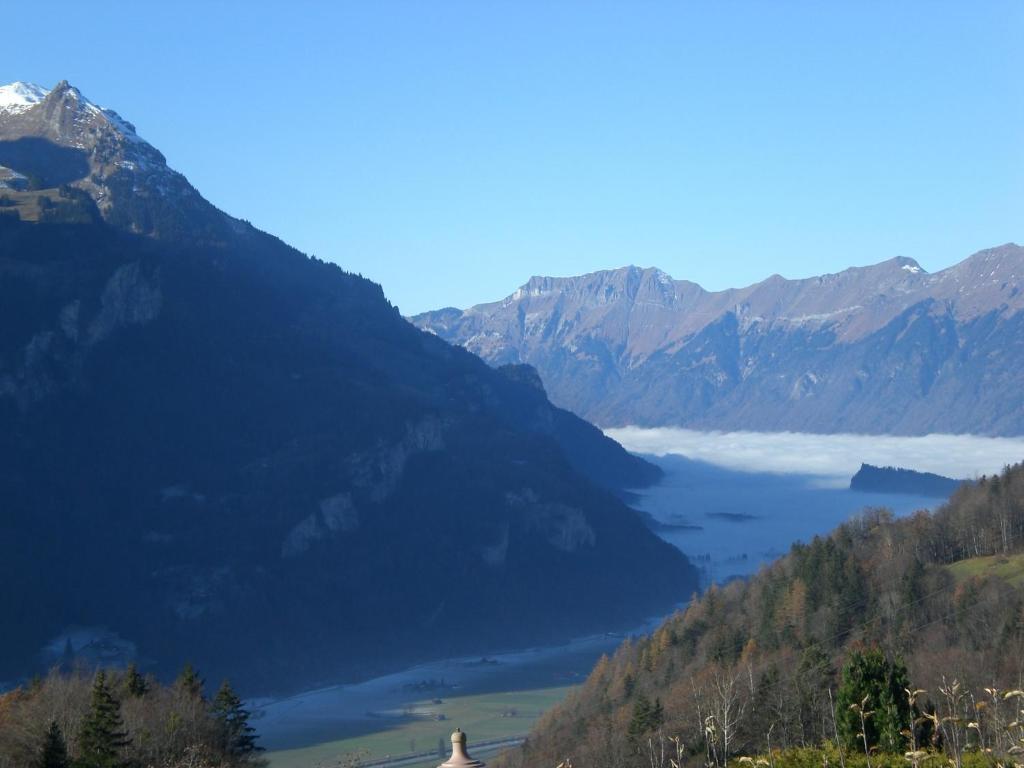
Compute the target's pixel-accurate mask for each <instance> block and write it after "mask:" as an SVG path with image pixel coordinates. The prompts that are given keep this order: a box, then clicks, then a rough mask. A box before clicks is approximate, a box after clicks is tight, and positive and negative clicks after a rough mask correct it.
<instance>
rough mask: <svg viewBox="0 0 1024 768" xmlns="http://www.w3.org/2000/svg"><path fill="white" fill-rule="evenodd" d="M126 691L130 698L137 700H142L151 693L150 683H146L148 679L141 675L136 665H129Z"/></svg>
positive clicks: (125, 677)
mask: <svg viewBox="0 0 1024 768" xmlns="http://www.w3.org/2000/svg"><path fill="white" fill-rule="evenodd" d="M124 689H125V690H126V691H127V692H128V695H129V696H131V697H132V698H136V699H139V698H142V697H143V696H145V695H146V694H147V693H149V683H148V682H146V678H144V677H143V676H142V675H140V674H139V670H138V668H137V667H136V666H135V665H134V664H129V665H128V669H127V671H126V672H125V675H124Z"/></svg>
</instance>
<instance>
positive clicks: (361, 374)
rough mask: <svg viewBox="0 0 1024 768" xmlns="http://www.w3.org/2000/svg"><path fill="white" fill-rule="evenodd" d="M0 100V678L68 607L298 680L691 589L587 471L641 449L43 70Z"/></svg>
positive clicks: (608, 484) (165, 643)
mask: <svg viewBox="0 0 1024 768" xmlns="http://www.w3.org/2000/svg"><path fill="white" fill-rule="evenodd" d="M0 90H2V89H0ZM0 96H2V94H0ZM25 99H26V100H27V101H29V102H31V103H28V104H20V105H18V109H15V110H11V109H7V110H6V111H5V109H4V107H3V105H4V104H5V103H8V102H10V101H11V99H10V98H9V99H8V102H5V101H4V99H3V98H0V137H3V138H2V139H0V153H4V152H6V155H5V156H4V159H2V160H0V163H5V164H6V163H11V164H13V167H14V168H15V170H17V172H19V173H22V174H23V175H24V176H25V177H26V178H28V179H31V180H32V188H31V189H30V190H28V191H25V192H18V191H10V190H9V191H7V192H5V193H4V194H10V195H12V197H11V200H13V203H12V205H11V206H8V207H9V208H13V209H15V215H0V500H2V503H0V581H2V582H3V583H4V584H8V585H12V584H17V585H18V589H17V590H15V589H8V590H2V591H0V613H2V614H3V615H5V616H17V617H18V621H17V622H12V623H10V624H9V625H8V626H6V627H5V631H4V632H3V633H2V634H0V679H13V678H16V677H17V676H18V675H21V674H26V673H29V672H32V671H35V670H36V669H38V666H36V665H38V664H40V663H42V662H41V661H40V659H41V658H42V657H41V656H40V655H39V654H40V649H43V648H47V647H50V646H52V645H53V643H55V642H58V640H59V638H61V637H64V636H65V635H67V634H68V633H69V632H73V631H74V628H75V627H89V628H101V629H102V632H105V633H109V634H111V635H112V636H114V635H116V636H117V637H119V638H122V639H123V640H124V643H125V644H126V645H125V647H131V648H133V649H137V656H138V658H139V659H140V661H141V662H142V663H143V664H149V665H151V667H152V668H153V669H154V670H155V671H158V672H162V673H169V672H171V671H173V670H175V669H176V668H178V667H179V666H180V664H181V663H183V662H184V661H185V660H191V661H193V662H195V663H196V664H198V665H200V666H201V667H204V668H206V669H207V670H210V671H209V673H208V674H211V675H217V676H218V677H219V676H223V675H230V676H231V677H233V678H234V679H236V680H237V681H238V682H240V684H241V685H243V686H244V687H245V688H246V689H247V690H249V691H259V690H266V689H268V688H285V687H297V686H300V685H306V684H310V683H315V682H318V681H329V680H337V679H339V678H340V677H343V676H350V675H355V674H362V673H367V674H369V673H372V672H378V671H382V670H386V669H389V668H392V667H393V666H394V665H396V664H400V663H406V662H410V661H414V660H417V659H423V658H427V657H436V656H441V655H451V654H459V653H484V652H487V651H488V650H493V649H495V648H508V647H510V646H515V645H517V644H535V643H541V642H545V641H548V640H555V639H559V638H566V637H568V636H572V635H576V634H578V633H581V632H586V631H593V630H599V629H606V628H608V627H609V626H612V625H615V624H620V623H622V622H630V621H634V620H636V619H639V618H642V617H645V616H648V615H650V614H652V613H654V612H657V611H661V610H666V609H667V608H669V607H670V606H671V604H673V603H674V602H675V601H676V600H678V599H679V598H680V597H681V596H685V595H688V594H690V593H691V591H692V590H693V588H694V587H695V585H696V578H695V572H694V570H693V568H692V567H691V566H690V565H689V564H688V563H687V561H686V559H685V557H683V556H682V555H681V554H679V553H678V552H677V551H676V550H675V549H673V548H672V547H670V546H668V545H666V544H664V543H663V542H662V541H660V540H658V539H657V538H656V537H654V536H653V535H652V534H650V533H649V532H648V530H647V529H646V528H645V526H644V525H643V523H642V522H641V520H640V519H639V518H638V517H637V515H636V514H635V513H633V511H632V510H630V509H628V508H627V507H626V506H624V505H623V504H622V503H621V502H620V501H619V500H618V498H617V497H616V495H615V494H614V491H615V490H616V489H618V488H622V487H627V486H635V485H643V484H645V483H649V482H651V481H652V480H655V479H657V477H658V474H659V473H658V470H657V469H656V468H655V467H653V466H651V465H649V464H647V463H646V462H644V461H642V460H640V459H638V458H635V457H633V456H630V455H629V454H627V453H626V452H625V451H623V450H622V448H621V447H620V446H619V445H618V444H616V443H614V442H613V441H611V440H609V439H608V438H606V437H605V436H604V435H602V434H601V433H600V431H598V430H597V429H595V428H594V427H593V426H591V425H590V424H587V423H586V422H583V421H581V420H580V419H579V418H577V417H575V416H573V415H572V414H570V413H568V412H566V411H563V410H560V409H558V408H556V407H554V406H552V405H551V403H550V402H549V401H548V400H547V397H546V396H545V393H544V390H543V387H542V386H540V385H539V383H538V380H537V376H536V373H535V372H532V371H530V370H528V369H524V368H521V367H520V368H516V369H509V370H507V371H496V370H494V369H492V368H489V367H488V366H487V365H486V364H484V363H483V362H482V361H480V360H479V359H478V358H477V357H475V356H473V355H471V354H469V353H468V352H466V351H465V350H463V349H461V348H459V347H454V346H451V345H449V344H448V343H446V342H444V341H442V340H441V339H438V338H437V337H436V336H434V335H431V334H427V333H423V332H422V331H419V330H417V329H415V328H414V327H412V326H411V325H410V324H409V323H407V322H406V321H405V320H403V319H402V318H401V317H400V315H399V314H398V312H397V311H396V310H395V308H394V307H392V306H391V305H390V304H389V303H388V302H387V301H386V300H385V298H384V295H383V293H382V291H381V288H380V287H379V286H377V285H375V284H373V283H370V282H368V281H366V280H364V279H362V278H359V277H356V276H354V275H351V274H347V273H345V272H343V271H342V270H341V269H339V268H338V267H336V266H333V265H328V264H325V263H323V262H320V261H317V260H315V259H310V258H308V257H306V256H304V255H302V254H300V253H298V252H297V251H295V250H293V249H291V248H289V247H288V246H286V245H284V244H283V243H281V242H280V241H278V240H276V239H275V238H273V237H270V236H268V235H265V234H263V233H261V232H259V231H257V230H255V229H253V228H251V227H249V226H247V225H244V226H237V227H236V226H234V225H233V224H232V222H233V221H234V220H232V219H230V218H229V217H227V216H226V215H224V214H222V213H220V212H219V211H216V209H213V208H212V206H209V205H208V204H207V203H206V202H205V201H203V200H202V198H201V197H200V196H199V195H198V193H196V192H195V191H194V190H191V188H188V189H185V188H184V187H180V188H179V185H180V184H187V182H185V181H184V179H183V177H180V176H179V175H176V174H174V172H173V171H170V170H169V169H166V168H165V166H163V167H161V161H158V159H157V157H156V155H154V154H152V153H154V152H156V150H153V149H152V148H148V145H144V146H143V145H141V144H139V143H138V142H137V141H136V140H135V139H133V138H132V136H133V135H134V132H133V131H130V130H129V128H128V127H126V126H127V124H126V123H124V122H123V121H121V120H120V119H119V118H117V119H115V118H114V117H112V113H109V112H108V111H104V110H99V108H95V107H91V106H90V105H89V103H88V102H87V101H86V100H85V99H84V98H83V97H82V96H81V94H79V93H78V92H77V91H76V90H75V89H73V88H71V86H68V85H66V84H61V85H59V86H58V87H57V88H55V89H54V90H53V91H49V92H46V91H45V90H44V89H36V90H35V91H29V92H28V96H26V97H25ZM32 99H35V101H32ZM19 142H21V143H19ZM25 142H27V143H25ZM12 143H15V144H17V149H16V151H15V150H13V149H12V148H11V147H12ZM79 145H81V146H79ZM64 150H75V151H74V152H71V153H67V152H65V151H64ZM79 151H81V152H84V153H85V154H84V156H83V155H81V154H79ZM143 160H145V161H146V162H147V163H149V165H148V166H147V168H146V169H143V170H140V168H141V167H142V161H143ZM119 163H134V164H135V167H133V168H129V167H127V166H126V165H118V164H119ZM121 174H129V176H128V177H125V178H129V177H130V180H131V181H130V183H131V184H132V185H135V186H137V187H138V188H139V191H138V192H137V194H134V195H127V196H126V192H125V190H126V189H127V188H128V187H127V186H125V185H122V184H121V182H120V181H117V179H118V178H121ZM53 182H59V186H56V187H48V186H45V185H46V184H48V183H53ZM128 183H129V182H128V181H126V182H125V184H128ZM43 197H46V198H48V199H49V200H50V203H49V207H48V204H46V203H42V202H40V201H41V198H43ZM36 214H38V215H36ZM193 217H194V218H193ZM167 222H171V223H174V222H177V223H178V224H180V226H178V224H175V226H170V227H167V226H165V223H167ZM217 222H219V224H217ZM192 224H194V226H192ZM221 225H224V226H221ZM97 631H100V630H97ZM55 638H56V639H57V640H55ZM58 644H59V645H60V646H61V647H62V648H63V647H64V645H63V643H61V642H58ZM133 652H136V651H133ZM47 658H48V657H47Z"/></svg>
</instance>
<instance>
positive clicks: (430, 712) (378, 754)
mask: <svg viewBox="0 0 1024 768" xmlns="http://www.w3.org/2000/svg"><path fill="white" fill-rule="evenodd" d="M570 690H572V687H571V686H566V687H560V688H540V689H536V690H529V691H511V692H506V693H484V694H477V695H471V696H447V697H444V698H442V699H440V700H439V701H440V703H436V700H433V699H425V700H423V701H417V702H415V703H411V704H410V706H409V708H408V709H407V710H406V712H405V713H404V714H405V716H404V717H396V718H395V719H394V720H393V721H392V720H382V722H381V730H380V731H376V732H373V733H365V734H362V735H360V736H355V737H352V738H345V739H338V740H336V741H327V742H323V743H321V744H314V745H311V746H308V747H302V748H299V749H288V750H280V751H275V752H268V753H267V754H266V757H267V759H268V760H269V762H270V768H330V767H333V766H338V765H345V764H346V763H345V761H346V760H347V759H351V758H352V757H354V756H356V755H359V756H360V758H361V760H362V762H363V763H370V762H375V761H378V760H382V759H386V758H388V757H391V758H402V757H410V756H412V755H414V754H417V753H424V752H429V753H431V754H430V755H425V756H424V759H423V760H421V761H410V762H408V763H405V762H403V764H402V768H428V767H431V766H436V765H438V764H439V763H442V762H444V760H442V759H441V758H440V757H439V756H438V746H439V742H442V743H443V744H445V745H446V746H447V745H449V742H450V738H451V733H452V731H453V730H455V728H456V727H458V728H461V729H462V730H463V731H465V732H466V734H467V737H468V739H469V751H470V753H473V745H474V744H482V743H484V742H491V741H495V740H500V739H509V738H515V737H519V736H525V735H526V734H527V733H528V732H529V731H530V729H531V728H532V727H533V724H534V723H535V722H537V719H538V718H539V717H540V716H541V715H542V714H544V712H546V711H547V710H548V709H550V708H551V707H552V706H554V705H555V704H557V703H559V702H560V701H562V699H564V698H565V697H566V695H567V694H568V693H569V691H570Z"/></svg>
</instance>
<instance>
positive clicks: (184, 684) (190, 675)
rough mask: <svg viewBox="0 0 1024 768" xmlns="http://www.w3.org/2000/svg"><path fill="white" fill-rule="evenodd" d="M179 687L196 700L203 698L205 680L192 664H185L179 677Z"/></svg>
mask: <svg viewBox="0 0 1024 768" xmlns="http://www.w3.org/2000/svg"><path fill="white" fill-rule="evenodd" d="M178 685H179V686H180V687H181V689H182V690H183V691H185V692H186V693H187V694H189V695H190V696H195V697H196V698H202V696H203V678H201V677H200V676H199V673H198V672H196V670H195V667H193V666H192V664H191V663H187V664H185V666H184V667H183V668H182V670H181V674H180V675H178Z"/></svg>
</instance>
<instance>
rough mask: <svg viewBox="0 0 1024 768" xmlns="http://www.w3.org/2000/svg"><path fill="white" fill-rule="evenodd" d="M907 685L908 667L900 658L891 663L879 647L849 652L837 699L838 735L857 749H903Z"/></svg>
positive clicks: (891, 751)
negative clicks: (865, 737)
mask: <svg viewBox="0 0 1024 768" xmlns="http://www.w3.org/2000/svg"><path fill="white" fill-rule="evenodd" d="M908 687H909V681H908V674H907V668H906V666H905V665H904V664H903V662H902V661H900V660H899V659H897V660H896V661H893V662H890V661H889V660H888V659H887V658H886V657H885V654H884V653H882V651H881V650H879V649H877V648H872V649H870V650H866V651H854V652H853V653H852V654H850V658H849V661H847V663H846V666H845V667H843V679H842V684H841V685H840V686H839V696H838V699H837V702H836V706H837V710H838V711H837V712H836V718H837V720H838V723H837V725H838V728H839V735H840V736H841V737H842V739H843V741H845V742H846V747H847V748H848V749H850V750H856V751H865V750H868V749H871V748H873V747H878V748H879V749H881V750H882V751H883V752H890V753H900V752H903V751H904V746H905V745H904V743H903V737H902V736H901V734H900V731H901V730H902V729H903V728H904V727H905V725H904V724H905V723H907V722H909V721H910V704H909V702H908V701H907V696H906V693H905V689H906V688H908ZM861 712H863V713H864V719H863V722H862V720H861ZM868 713H870V714H868ZM862 729H863V733H862ZM865 734H866V736H867V744H866V745H865V744H864V735H865Z"/></svg>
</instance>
